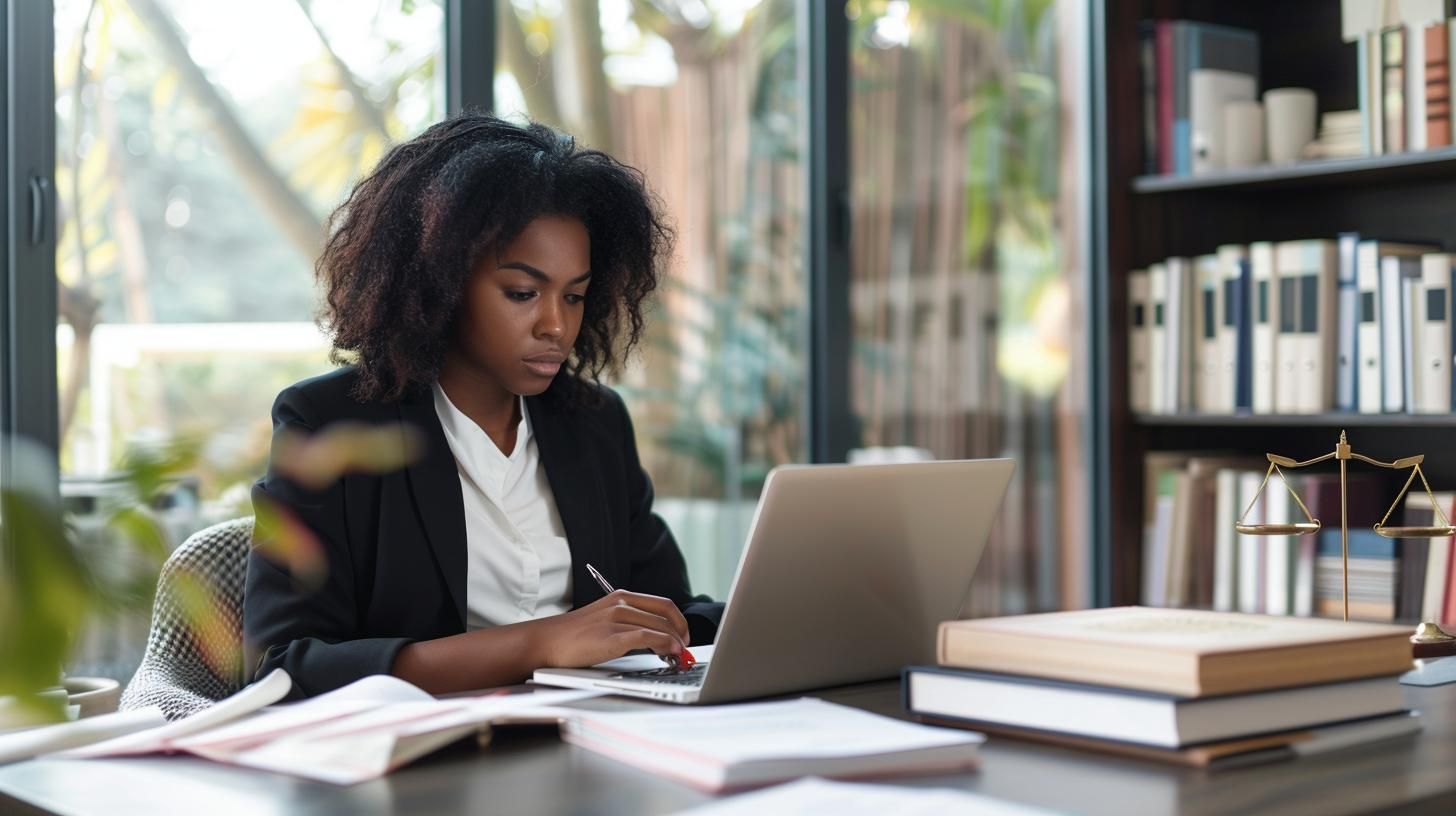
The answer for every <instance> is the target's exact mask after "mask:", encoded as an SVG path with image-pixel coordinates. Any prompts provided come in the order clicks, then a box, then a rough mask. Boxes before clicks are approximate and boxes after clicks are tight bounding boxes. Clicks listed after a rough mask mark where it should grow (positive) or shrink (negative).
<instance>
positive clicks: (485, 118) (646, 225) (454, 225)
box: [315, 112, 673, 401]
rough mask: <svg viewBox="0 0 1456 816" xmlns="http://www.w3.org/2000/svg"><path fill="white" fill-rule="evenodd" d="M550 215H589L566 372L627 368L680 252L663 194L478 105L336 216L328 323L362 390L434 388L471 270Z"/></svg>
mask: <svg viewBox="0 0 1456 816" xmlns="http://www.w3.org/2000/svg"><path fill="white" fill-rule="evenodd" d="M547 215H562V216H570V217H574V218H576V219H578V220H580V221H581V222H582V224H583V225H585V226H586V230H587V234H588V235H589V236H590V238H591V270H592V283H591V288H590V289H588V290H587V298H586V302H585V304H584V312H583V316H582V326H581V333H580V334H579V335H578V336H577V338H576V346H575V347H574V349H573V354H572V355H571V358H570V360H569V361H568V363H567V368H566V372H565V373H566V374H568V375H569V377H570V379H571V380H573V381H582V380H585V379H590V381H592V382H595V381H596V380H597V379H598V378H599V377H600V376H601V373H602V371H603V370H606V369H607V368H608V367H615V366H616V365H617V364H618V363H619V361H620V359H621V357H622V356H624V355H626V354H627V353H628V352H629V351H630V350H631V349H632V347H633V346H634V345H636V343H637V341H638V340H640V339H641V336H642V326H643V317H642V312H643V309H644V302H645V301H646V299H647V297H648V296H649V295H650V294H651V293H652V292H653V290H654V289H656V288H657V284H658V280H659V278H660V277H661V275H662V273H663V269H664V267H665V266H666V263H667V259H668V257H669V256H670V254H671V251H672V243H673V230H672V228H671V226H669V224H668V223H667V221H666V218H665V216H664V215H663V214H662V206H661V203H660V201H659V199H658V198H657V197H656V195H654V194H653V193H652V192H651V191H650V190H648V188H647V185H646V182H645V180H644V179H643V176H642V173H641V172H639V171H637V170H635V169H633V168H631V167H628V166H626V165H624V164H622V163H621V162H618V161H617V160H616V159H613V158H612V157H611V156H608V155H607V154H606V153H603V152H601V151H599V150H590V149H586V148H583V147H581V146H579V145H578V144H577V143H576V140H575V139H573V138H572V137H570V136H568V135H566V134H563V133H559V132H557V131H555V130H552V129H551V128H549V127H546V126H545V125H541V124H536V123H530V124H526V125H518V124H515V123H512V122H508V121H506V120H504V119H499V118H497V117H494V116H489V115H486V114H480V113H468V112H467V113H462V114H459V115H457V116H454V117H452V118H450V119H447V120H445V121H443V122H440V123H438V124H435V125H433V126H431V127H430V128H429V129H428V130H426V131H425V132H424V133H422V134H420V135H419V136H418V137H416V138H414V139H411V140H410V141H408V142H405V143H403V144H400V145H398V146H396V147H395V148H393V149H392V150H390V151H389V153H388V155H386V156H385V157H384V159H383V160H382V161H381V162H380V163H379V166H378V167H376V168H374V171H373V172H371V173H370V174H369V175H368V176H367V177H365V178H364V179H363V180H362V181H360V182H359V183H358V185H356V186H355V187H354V189H353V191H352V192H351V193H350V194H349V197H348V198H347V199H346V200H345V201H344V203H343V204H341V205H340V206H339V208H338V209H337V210H335V211H334V213H333V214H332V215H331V216H330V217H329V221H328V228H329V232H330V236H329V240H328V243H327V245H326V246H325V247H324V251H323V254H321V255H320V256H319V259H318V263H317V265H316V267H315V272H316V274H317V276H318V280H319V282H320V284H321V285H322V286H323V288H324V291H325V293H326V294H325V303H324V306H323V308H322V309H321V311H320V314H319V323H320V325H321V326H322V327H323V328H324V330H325V331H326V332H328V333H329V335H330V336H331V339H332V341H333V354H332V359H333V360H334V362H335V363H339V364H344V363H353V364H354V365H356V366H357V368H358V371H359V377H358V380H357V382H356V385H355V389H354V390H355V393H354V396H355V397H356V398H357V399H360V400H363V401H375V400H391V401H392V400H398V399H400V398H401V397H402V396H404V394H405V393H406V392H407V391H411V390H415V389H419V388H422V387H428V385H429V384H430V383H431V382H433V381H434V380H435V378H436V377H437V376H438V374H439V368H440V363H441V360H442V359H443V358H444V354H445V350H446V348H447V346H448V344H449V340H450V336H451V334H450V330H451V327H452V325H453V324H454V318H455V315H456V311H457V309H458V308H459V306H460V301H461V295H462V293H463V292H464V290H465V286H466V283H467V282H468V281H469V278H470V274H471V270H472V269H474V268H475V266H476V264H477V263H478V262H479V261H480V259H481V257H482V256H483V254H484V253H485V252H486V251H487V249H488V248H490V247H494V246H503V245H505V244H508V243H510V242H511V241H512V240H514V239H515V238H516V236H518V235H520V233H521V232H522V231H523V230H524V229H525V228H526V226H527V225H529V224H530V223H531V222H532V221H534V220H535V219H536V218H538V217H541V216H547ZM624 329H625V333H624ZM581 391H583V392H590V393H594V392H595V389H581Z"/></svg>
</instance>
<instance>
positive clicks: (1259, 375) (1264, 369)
mask: <svg viewBox="0 0 1456 816" xmlns="http://www.w3.org/2000/svg"><path fill="white" fill-rule="evenodd" d="M1249 263H1250V265H1251V268H1252V274H1253V289H1252V294H1253V301H1254V309H1253V312H1254V321H1253V347H1254V377H1253V407H1254V413H1256V414H1272V413H1274V378H1275V374H1276V363H1277V360H1276V345H1275V343H1274V338H1275V333H1276V329H1277V326H1278V322H1277V320H1276V317H1277V310H1278V289H1277V286H1278V279H1277V277H1276V276H1275V272H1274V245H1273V244H1271V243H1269V242H1267V241H1259V242H1256V243H1253V244H1250V245H1249Z"/></svg>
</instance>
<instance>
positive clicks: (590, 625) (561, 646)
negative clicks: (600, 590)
mask: <svg viewBox="0 0 1456 816" xmlns="http://www.w3.org/2000/svg"><path fill="white" fill-rule="evenodd" d="M526 625H527V626H530V627H531V630H532V631H531V641H532V646H533V649H532V651H533V654H534V655H535V659H534V660H533V661H532V662H533V663H535V664H536V665H538V666H541V667H543V668H544V667H551V668H579V667H582V666H592V665H595V664H597V663H602V662H604V661H607V660H611V659H612V658H616V657H621V656H622V655H624V654H627V653H628V652H631V651H633V650H636V649H649V650H651V651H653V652H655V653H657V654H659V655H663V656H676V655H677V654H678V653H680V652H681V651H682V650H683V648H684V647H686V646H687V645H688V622H687V620H685V619H684V618H683V616H682V612H680V611H678V608H677V605H676V604H674V603H673V602H672V601H670V600H668V599H666V598H661V597H658V596H656V595H643V594H640V593H636V592H627V591H625V590H621V589H619V590H616V591H615V592H612V593H610V594H608V595H607V596H606V597H604V598H601V599H600V600H597V601H595V602H593V603H590V604H587V605H586V606H583V607H581V608H580V609H573V610H572V611H570V612H565V613H562V614H560V615H553V616H551V617H549V618H541V619H539V620H535V621H531V622H529V623H527V624H526Z"/></svg>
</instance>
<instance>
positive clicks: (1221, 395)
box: [1211, 244, 1245, 413]
mask: <svg viewBox="0 0 1456 816" xmlns="http://www.w3.org/2000/svg"><path fill="white" fill-rule="evenodd" d="M1244 256H1245V250H1244V248H1243V247H1242V246H1238V245H1235V244H1226V245H1224V246H1221V247H1219V248H1218V255H1217V258H1218V270H1217V273H1216V276H1217V286H1218V290H1219V291H1218V314H1217V316H1216V317H1217V322H1218V330H1217V333H1218V341H1217V344H1218V358H1217V361H1216V364H1217V366H1218V371H1217V376H1216V377H1215V380H1214V382H1215V385H1214V397H1213V399H1212V400H1211V404H1212V405H1213V406H1214V407H1213V409H1212V410H1213V411H1215V412H1217V413H1231V412H1233V411H1235V410H1237V409H1238V366H1239V341H1238V334H1239V309H1240V297H1241V296H1240V293H1239V283H1240V274H1241V273H1240V269H1241V268H1242V262H1243V260H1244Z"/></svg>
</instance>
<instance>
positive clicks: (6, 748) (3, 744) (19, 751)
mask: <svg viewBox="0 0 1456 816" xmlns="http://www.w3.org/2000/svg"><path fill="white" fill-rule="evenodd" d="M166 724H167V718H166V717H163V716H162V710H161V709H159V708H157V707H156V706H151V707H149V708H143V709H138V710H136V711H116V712H113V713H111V714H101V715H99V716H95V717H87V718H86V719H84V720H76V721H75V722H67V723H60V724H57V725H47V726H42V727H40V728H32V729H29V730H26V731H21V732H19V733H16V734H5V735H0V765H3V764H5V763H7V762H15V761H17V760H21V759H30V758H31V757H35V756H40V755H41V754H48V753H51V752H53V751H64V750H66V749H69V748H78V747H81V746H85V745H90V744H92V743H97V742H100V741H102V740H107V739H114V738H117V737H121V736H125V735H127V734H132V733H135V732H137V731H144V730H147V729H151V728H157V727H158V726H163V725H166Z"/></svg>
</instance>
